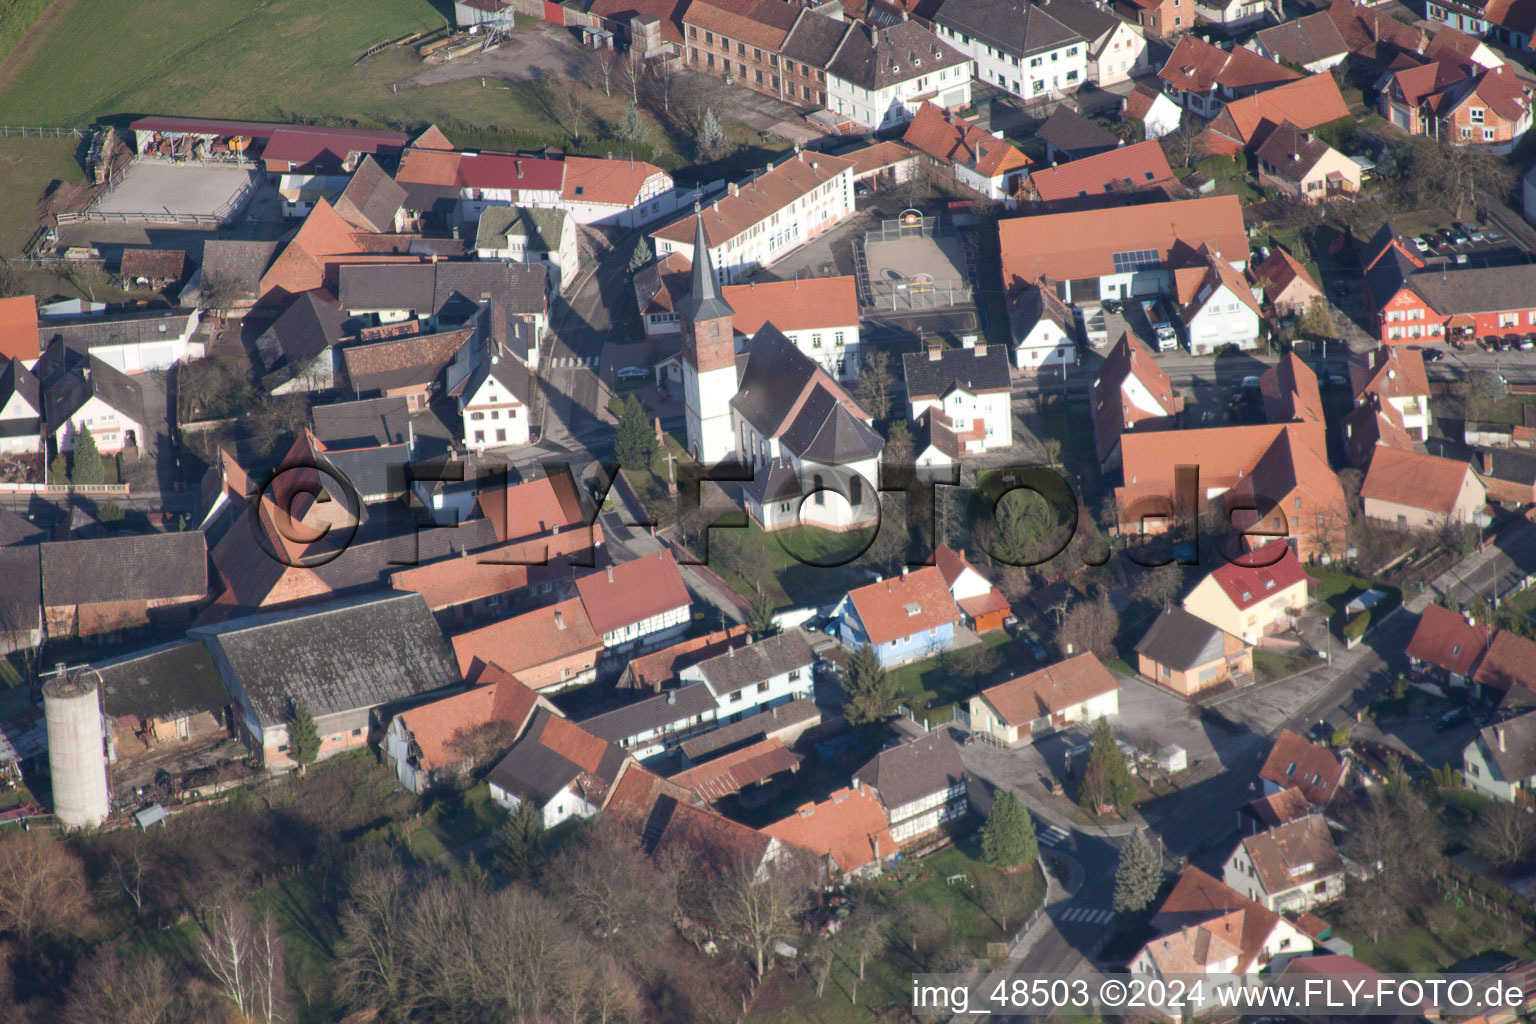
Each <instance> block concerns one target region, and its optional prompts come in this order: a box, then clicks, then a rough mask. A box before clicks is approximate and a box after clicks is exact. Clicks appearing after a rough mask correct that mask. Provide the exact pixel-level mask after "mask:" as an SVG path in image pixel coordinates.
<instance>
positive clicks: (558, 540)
mask: <svg viewBox="0 0 1536 1024" xmlns="http://www.w3.org/2000/svg"><path fill="white" fill-rule="evenodd" d="M594 540H595V541H596V545H597V546H596V547H594V546H593V542H594ZM601 545H602V528H601V527H597V526H594V527H593V528H592V531H591V533H587V532H585V531H581V530H573V531H571V532H569V533H560V534H553V535H551V536H548V537H543V538H538V539H535V540H527V541H520V542H514V543H511V544H504V545H501V546H498V547H494V548H487V549H484V550H482V551H481V552H480V553H478V554H476V555H475V556H473V557H470V556H469V554H468V552H467V551H466V552H465V553H464V554H462V555H460V556H459V557H457V558H451V557H450V558H441V559H438V560H436V561H433V562H429V563H428V564H426V565H412V566H403V567H400V568H398V569H396V570H395V571H394V572H392V573H390V574H389V585H390V586H391V587H393V588H394V589H395V590H410V591H414V592H416V593H418V594H420V595H421V596H422V597H424V598H425V599H426V601H427V607H429V608H431V609H432V614H433V615H435V616H437V620H438V622H439V623H441V624H442V626H443V627H444V628H445V629H450V628H457V629H462V628H463V627H465V626H467V625H469V624H471V623H473V622H477V621H483V620H486V619H489V618H492V617H495V616H501V615H505V614H507V610H508V609H511V608H520V609H524V610H526V609H529V608H533V607H536V606H538V605H542V604H548V603H550V602H551V601H557V600H563V599H565V598H566V597H568V596H569V595H570V594H571V593H572V592H573V582H574V579H575V576H576V574H577V572H578V571H583V570H585V569H589V568H591V567H592V566H595V565H598V564H601V563H600V562H599V561H598V559H599V557H602V558H603V559H604V560H606V557H607V553H606V552H605V551H602V549H601ZM551 595H553V596H551Z"/></svg>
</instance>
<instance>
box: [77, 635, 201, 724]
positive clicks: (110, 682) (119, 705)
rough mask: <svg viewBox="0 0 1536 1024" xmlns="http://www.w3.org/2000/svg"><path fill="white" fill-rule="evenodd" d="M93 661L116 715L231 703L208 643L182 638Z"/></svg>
mask: <svg viewBox="0 0 1536 1024" xmlns="http://www.w3.org/2000/svg"><path fill="white" fill-rule="evenodd" d="M91 667H92V668H94V669H96V671H98V672H100V673H101V683H102V687H101V702H102V706H103V707H104V708H105V709H106V712H107V714H108V715H111V716H112V717H114V718H117V717H121V716H123V715H136V716H138V717H140V718H180V717H182V716H184V715H191V714H196V713H198V712H200V711H217V710H218V709H219V708H222V707H224V706H225V705H226V704H228V703H229V693H228V691H226V690H225V689H224V679H223V677H221V676H220V675H219V670H218V668H217V666H215V665H214V663H213V658H212V656H211V655H209V653H208V648H207V647H205V646H204V645H203V644H202V643H200V642H198V641H196V640H177V641H176V642H175V643H169V644H163V645H161V646H159V647H151V648H149V649H148V650H144V651H135V652H134V653H132V654H125V655H123V656H122V657H120V658H113V659H111V660H109V661H102V662H97V663H95V664H94V665H92V666H91Z"/></svg>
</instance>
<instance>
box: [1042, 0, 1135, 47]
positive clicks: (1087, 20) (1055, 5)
mask: <svg viewBox="0 0 1536 1024" xmlns="http://www.w3.org/2000/svg"><path fill="white" fill-rule="evenodd" d="M1050 12H1051V17H1052V18H1055V19H1056V20H1057V21H1059V22H1061V23H1062V24H1063V25H1065V26H1066V27H1067V28H1069V29H1071V30H1072V31H1074V32H1076V33H1077V34H1078V35H1080V36H1082V37H1083V38H1084V39H1086V40H1088V41H1089V42H1090V43H1091V42H1093V41H1095V40H1097V39H1098V38H1099V37H1100V36H1103V35H1107V34H1108V33H1109V32H1111V31H1113V30H1114V28H1115V26H1117V25H1121V24H1127V23H1125V22H1122V21H1121V20H1120V19H1119V18H1117V17H1115V16H1114V15H1113V14H1111V13H1110V11H1109V8H1108V7H1102V6H1100V5H1099V4H1096V3H1090V2H1089V0H1051V6H1050Z"/></svg>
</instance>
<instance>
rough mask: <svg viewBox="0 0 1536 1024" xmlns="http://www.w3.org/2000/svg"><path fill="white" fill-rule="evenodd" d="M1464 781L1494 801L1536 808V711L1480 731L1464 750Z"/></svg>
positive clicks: (1468, 786) (1473, 789) (1474, 790)
mask: <svg viewBox="0 0 1536 1024" xmlns="http://www.w3.org/2000/svg"><path fill="white" fill-rule="evenodd" d="M1462 779H1463V780H1464V781H1465V783H1466V786H1467V788H1468V789H1470V790H1472V791H1473V792H1476V793H1481V794H1482V795H1484V796H1487V797H1491V798H1493V799H1495V800H1502V801H1504V802H1505V803H1512V804H1515V805H1517V806H1520V807H1530V806H1533V805H1536V798H1533V797H1532V793H1533V791H1536V711H1527V712H1526V713H1525V714H1523V715H1517V716H1516V717H1514V718H1510V719H1506V720H1504V721H1502V722H1497V723H1495V724H1493V725H1490V726H1486V727H1484V728H1483V729H1480V730H1478V733H1477V735H1476V736H1474V737H1472V742H1470V743H1468V744H1467V746H1466V749H1465V750H1463V751H1462Z"/></svg>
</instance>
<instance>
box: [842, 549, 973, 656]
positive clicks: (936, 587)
mask: <svg viewBox="0 0 1536 1024" xmlns="http://www.w3.org/2000/svg"><path fill="white" fill-rule="evenodd" d="M837 615H838V616H839V617H840V621H841V627H840V628H841V639H842V641H843V643H844V644H845V645H846V646H848V647H859V646H861V645H863V644H869V645H870V646H871V647H873V648H874V649H875V654H876V655H878V656H879V658H880V664H882V665H884V666H886V667H887V668H889V667H890V666H892V665H902V664H905V663H906V662H909V661H916V660H918V659H919V658H927V657H931V656H932V655H935V654H938V653H939V652H940V651H946V650H948V649H949V648H950V647H951V646H952V645H953V644H954V642H955V625H956V624H957V623H959V621H960V608H959V606H957V605H956V604H955V599H954V597H953V596H952V595H951V594H950V592H949V587H948V585H947V584H945V582H944V574H943V573H941V572H940V571H939V568H938V566H932V565H930V566H927V567H925V568H922V569H918V570H916V571H914V572H903V573H902V574H901V575H900V576H893V577H891V578H890V579H888V580H881V581H880V582H878V583H871V584H870V585H869V586H867V587H859V588H858V589H857V590H850V591H849V592H848V596H846V597H844V598H843V599H842V601H840V602H838V605H837Z"/></svg>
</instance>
